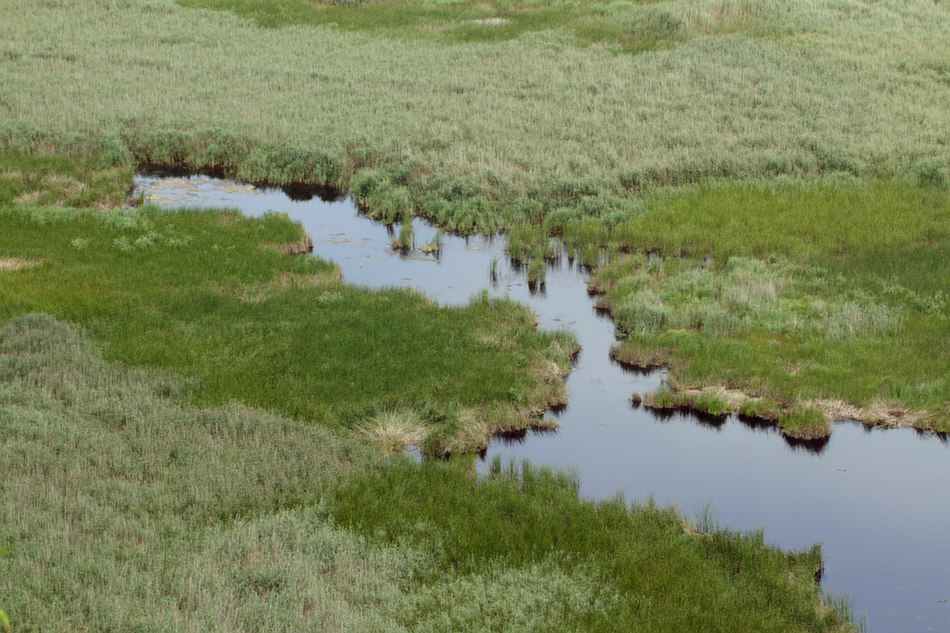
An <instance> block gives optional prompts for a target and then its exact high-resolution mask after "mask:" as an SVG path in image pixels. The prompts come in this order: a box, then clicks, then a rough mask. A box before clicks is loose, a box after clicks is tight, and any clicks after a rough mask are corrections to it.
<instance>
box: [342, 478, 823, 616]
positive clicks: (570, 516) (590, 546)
mask: <svg viewBox="0 0 950 633" xmlns="http://www.w3.org/2000/svg"><path fill="white" fill-rule="evenodd" d="M492 471H493V473H494V474H493V476H492V477H491V478H489V479H487V480H475V479H472V478H471V477H469V476H466V475H465V474H464V473H463V472H461V471H460V470H458V469H457V468H453V467H452V466H451V465H444V464H439V463H427V464H424V465H422V466H417V465H416V464H411V463H405V462H398V463H393V464H391V465H389V466H387V467H384V468H382V469H380V470H379V471H378V472H373V473H366V474H365V475H364V476H362V477H360V478H358V479H354V480H351V481H350V482H349V483H348V484H347V485H345V486H343V487H342V488H340V489H338V490H337V492H336V495H335V497H334V500H333V501H332V502H331V508H333V510H332V512H333V514H334V515H335V516H336V517H337V518H338V520H339V521H340V522H341V524H342V525H345V526H350V527H352V528H353V529H355V530H357V531H358V532H359V533H361V534H364V535H367V536H373V537H374V538H381V539H383V541H384V542H390V543H402V542H408V543H412V544H416V545H419V546H422V547H425V548H426V551H428V552H431V554H432V555H433V556H434V558H435V560H436V561H438V563H437V564H438V566H439V567H440V568H441V569H444V570H447V571H448V572H449V573H459V574H463V575H476V576H477V575H479V574H482V573H484V572H485V571H486V570H491V569H493V568H494V567H495V566H496V565H498V564H502V563H503V564H506V565H516V566H519V565H534V564H538V562H540V561H546V562H547V564H552V563H554V564H556V565H557V566H558V567H559V568H560V569H562V570H565V573H568V574H572V573H575V572H571V571H568V570H578V569H581V570H584V569H591V568H593V569H597V570H600V571H601V572H602V573H603V575H602V576H601V577H600V578H601V582H602V585H601V586H600V594H599V595H600V600H602V601H604V602H605V604H606V605H608V606H605V610H604V611H603V612H600V613H597V612H588V613H576V612H575V613H572V614H570V615H573V616H574V617H575V618H576V619H575V620H574V621H573V622H572V624H573V626H575V627H576V628H575V630H579V629H580V630H588V631H609V630H618V629H622V630H699V629H702V630H708V631H716V630H723V631H726V630H734V629H733V628H732V627H733V626H734V625H736V623H739V626H740V628H742V629H743V630H776V631H778V630H816V631H820V630H829V629H832V628H835V627H836V626H838V624H836V617H837V616H835V615H834V614H832V613H829V612H826V613H822V612H819V611H816V610H815V609H814V607H813V606H812V605H809V604H808V601H809V599H808V598H807V596H808V595H809V594H812V593H813V592H814V591H815V587H814V585H813V584H812V582H811V580H810V577H811V575H812V572H813V570H814V565H815V564H817V561H818V558H817V556H818V555H819V554H818V550H817V548H816V549H813V550H811V551H810V552H797V553H792V554H782V553H780V552H779V551H777V550H775V549H772V548H770V547H768V546H766V545H765V544H764V543H763V542H762V536H761V533H752V534H742V535H740V534H737V533H733V532H729V531H726V530H722V529H718V528H712V529H711V530H710V531H709V532H706V533H700V534H696V533H694V530H695V529H694V528H691V527H690V526H688V525H684V523H683V521H682V520H681V519H680V518H679V517H677V515H676V514H675V513H674V512H673V511H671V510H669V509H660V508H657V507H655V506H652V505H636V506H633V507H632V508H631V507H629V506H628V505H627V504H626V503H625V502H624V501H622V500H611V501H605V502H600V503H594V502H591V501H582V500H580V499H579V498H578V496H577V488H576V486H577V482H576V481H575V480H573V479H572V478H571V477H570V476H567V475H564V474H563V473H557V472H552V471H550V470H546V469H544V468H535V467H532V466H531V465H530V464H527V463H526V464H524V465H522V466H521V467H513V466H502V465H501V464H500V463H496V464H494V465H493V468H492ZM793 594H794V595H795V596H796V597H791V595H793ZM780 596H783V597H780ZM799 600H804V601H803V602H799ZM779 613H784V615H779ZM578 616H580V617H578ZM559 624H560V622H559V621H558V620H555V622H554V623H553V626H554V630H560V626H559Z"/></svg>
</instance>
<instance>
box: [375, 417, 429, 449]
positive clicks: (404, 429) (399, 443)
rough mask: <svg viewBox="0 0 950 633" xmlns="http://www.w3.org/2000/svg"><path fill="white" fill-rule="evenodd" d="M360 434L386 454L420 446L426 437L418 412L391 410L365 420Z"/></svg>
mask: <svg viewBox="0 0 950 633" xmlns="http://www.w3.org/2000/svg"><path fill="white" fill-rule="evenodd" d="M360 433H361V434H362V435H363V436H365V437H367V438H368V439H369V440H370V442H372V443H373V444H375V445H376V446H379V447H380V449H382V450H383V451H384V452H387V453H388V452H392V451H401V450H403V449H404V448H406V447H407V446H415V445H419V444H421V443H422V441H423V440H424V439H425V437H426V427H425V423H424V420H423V419H422V416H421V415H420V414H419V412H418V411H416V410H414V409H411V408H403V409H391V410H388V411H383V412H381V413H378V414H376V415H375V416H373V417H372V418H370V419H369V420H367V422H366V424H365V426H363V428H362V429H361V430H360Z"/></svg>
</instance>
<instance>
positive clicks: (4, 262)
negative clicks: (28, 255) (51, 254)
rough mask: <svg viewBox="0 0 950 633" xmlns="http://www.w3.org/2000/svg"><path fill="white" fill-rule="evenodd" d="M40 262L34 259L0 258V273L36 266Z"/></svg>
mask: <svg viewBox="0 0 950 633" xmlns="http://www.w3.org/2000/svg"><path fill="white" fill-rule="evenodd" d="M40 263H41V262H40V261H39V260H36V259H20V258H19V257H0V272H13V271H15V270H21V269H24V268H32V267H33V266H38V265H39V264H40Z"/></svg>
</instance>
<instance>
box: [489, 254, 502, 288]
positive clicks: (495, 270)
mask: <svg viewBox="0 0 950 633" xmlns="http://www.w3.org/2000/svg"><path fill="white" fill-rule="evenodd" d="M499 265H500V264H499V262H498V255H493V256H492V258H491V261H490V262H489V264H488V278H489V279H490V280H491V283H492V285H493V286H497V285H498V279H499Z"/></svg>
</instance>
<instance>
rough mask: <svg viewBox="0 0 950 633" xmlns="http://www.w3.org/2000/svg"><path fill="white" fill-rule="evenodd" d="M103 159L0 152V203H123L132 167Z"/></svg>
mask: <svg viewBox="0 0 950 633" xmlns="http://www.w3.org/2000/svg"><path fill="white" fill-rule="evenodd" d="M102 162H103V161H101V159H99V160H96V159H90V160H84V161H77V160H71V159H69V158H65V157H59V156H48V155H40V154H23V153H20V152H16V151H0V204H35V205H46V206H51V205H57V206H65V207H95V208H106V207H116V206H121V205H122V204H124V203H125V198H126V197H127V196H128V194H129V190H130V188H131V180H132V168H131V167H128V166H125V167H107V166H105V165H103V164H102Z"/></svg>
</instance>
